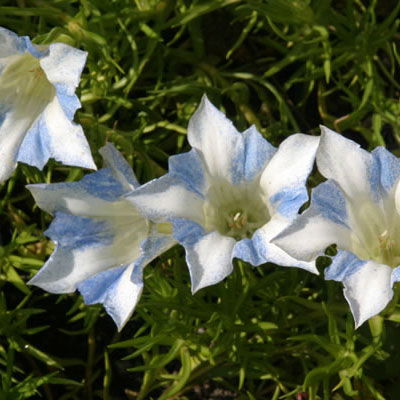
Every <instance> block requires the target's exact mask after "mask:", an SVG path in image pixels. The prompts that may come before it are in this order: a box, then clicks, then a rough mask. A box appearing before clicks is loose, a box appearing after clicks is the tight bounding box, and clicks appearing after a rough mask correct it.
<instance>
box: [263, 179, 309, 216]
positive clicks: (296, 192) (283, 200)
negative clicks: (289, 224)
mask: <svg viewBox="0 0 400 400" xmlns="http://www.w3.org/2000/svg"><path fill="white" fill-rule="evenodd" d="M307 200H308V194H307V189H306V187H305V185H304V184H301V185H299V186H295V187H287V188H283V189H281V190H280V191H279V192H277V193H275V194H274V195H273V196H271V197H270V201H271V203H272V204H273V206H274V208H275V210H276V211H278V213H279V214H281V215H283V216H284V217H287V218H293V217H294V216H296V215H297V213H298V212H299V209H300V207H301V206H302V205H303V204H304V203H305V202H306V201H307Z"/></svg>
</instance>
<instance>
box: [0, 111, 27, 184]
mask: <svg viewBox="0 0 400 400" xmlns="http://www.w3.org/2000/svg"><path fill="white" fill-rule="evenodd" d="M32 122H33V121H31V120H30V119H29V116H25V117H24V118H21V115H20V114H18V113H17V112H15V111H14V110H13V111H10V110H4V111H3V112H2V110H1V105H0V160H1V162H0V183H2V182H4V181H5V180H6V179H8V178H9V177H10V176H11V175H12V173H13V172H14V170H15V168H16V166H17V156H18V151H19V147H20V145H21V143H22V141H23V139H24V135H25V132H26V130H27V129H28V128H29V126H30V125H31V123H32ZM10 132H11V133H12V134H10Z"/></svg>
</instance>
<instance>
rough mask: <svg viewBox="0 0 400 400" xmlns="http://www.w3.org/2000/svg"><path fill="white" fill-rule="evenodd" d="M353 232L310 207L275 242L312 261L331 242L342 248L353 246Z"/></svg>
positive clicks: (297, 256) (299, 256) (286, 249)
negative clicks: (351, 238)
mask: <svg viewBox="0 0 400 400" xmlns="http://www.w3.org/2000/svg"><path fill="white" fill-rule="evenodd" d="M350 235H351V232H350V230H349V229H348V228H347V227H345V226H344V225H339V224H336V223H334V222H333V221H332V220H330V219H328V218H324V217H323V216H322V215H321V214H319V213H318V212H316V211H315V210H314V209H312V208H310V209H308V210H306V211H305V212H304V213H303V214H302V215H300V216H299V217H298V218H297V219H295V220H294V221H293V222H292V224H291V225H290V226H289V227H288V228H287V229H285V230H284V231H283V232H281V233H280V234H279V235H278V236H277V237H276V238H275V239H273V240H272V242H273V243H274V244H276V245H277V246H278V247H280V248H281V249H283V250H284V251H285V252H287V253H289V254H290V255H291V256H293V257H294V258H296V259H298V260H306V261H311V260H315V258H317V257H318V256H320V255H322V253H323V251H324V250H325V249H326V248H327V247H328V246H329V245H331V244H336V245H337V246H338V247H339V248H341V249H349V246H351V240H350Z"/></svg>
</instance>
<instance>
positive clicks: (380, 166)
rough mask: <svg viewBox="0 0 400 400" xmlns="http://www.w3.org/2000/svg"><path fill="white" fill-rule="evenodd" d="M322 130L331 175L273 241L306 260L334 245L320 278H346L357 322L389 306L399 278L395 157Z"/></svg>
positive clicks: (320, 160)
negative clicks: (333, 255) (329, 261)
mask: <svg viewBox="0 0 400 400" xmlns="http://www.w3.org/2000/svg"><path fill="white" fill-rule="evenodd" d="M321 129H322V135H321V141H320V146H319V149H318V151H317V166H318V169H319V170H320V172H321V173H322V175H324V176H325V177H326V178H328V180H327V181H326V182H324V183H322V184H320V185H319V186H317V187H316V188H315V189H313V193H312V198H311V204H310V207H309V208H308V209H307V210H306V211H305V212H304V213H303V214H302V215H301V216H300V217H299V218H298V219H297V220H296V221H295V222H294V224H293V225H292V226H291V227H289V228H288V229H286V230H285V231H284V232H282V233H281V234H280V235H278V236H277V238H275V239H274V240H273V242H274V243H276V244H277V245H278V246H280V247H281V248H282V249H284V250H285V251H287V252H288V253H289V254H291V255H292V256H294V257H298V258H299V259H301V260H307V261H311V260H314V259H315V258H316V257H318V256H319V255H322V254H323V252H324V250H325V249H326V248H327V247H328V246H329V245H331V244H336V245H337V248H338V253H337V255H336V256H335V257H334V258H333V262H332V264H331V265H330V266H329V267H328V268H327V270H326V272H325V277H326V279H332V280H337V281H341V282H343V284H344V294H345V297H346V299H347V301H348V303H349V305H350V308H351V311H352V313H353V316H354V319H355V322H356V326H357V327H358V326H360V325H361V324H362V323H363V322H364V321H366V320H367V319H369V318H371V317H372V316H374V315H376V314H378V313H379V312H381V311H382V310H383V309H384V308H385V307H386V305H387V304H388V303H389V301H390V300H391V299H392V297H393V290H392V287H393V284H394V282H396V281H397V280H398V277H399V269H398V266H399V264H400V213H399V211H400V207H399V205H400V188H399V187H400V184H399V177H400V160H399V159H397V158H396V157H395V156H394V155H392V154H391V153H389V152H388V151H387V150H386V149H384V148H383V147H378V148H376V149H375V150H374V151H373V152H372V153H369V152H367V151H365V150H363V149H361V148H360V146H359V145H357V144H356V143H354V142H353V141H351V140H348V139H345V138H343V137H342V136H340V135H339V134H337V133H335V132H333V131H331V130H329V129H328V128H325V127H321Z"/></svg>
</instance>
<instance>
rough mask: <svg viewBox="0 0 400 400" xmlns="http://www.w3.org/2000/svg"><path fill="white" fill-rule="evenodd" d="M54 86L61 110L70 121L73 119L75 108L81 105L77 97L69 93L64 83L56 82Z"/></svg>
mask: <svg viewBox="0 0 400 400" xmlns="http://www.w3.org/2000/svg"><path fill="white" fill-rule="evenodd" d="M54 87H55V89H56V96H57V99H58V101H59V103H60V106H61V108H62V110H63V111H64V113H65V115H66V117H67V118H68V119H69V120H70V121H72V120H73V119H74V115H75V112H76V110H77V109H78V108H80V107H81V103H80V101H79V99H78V97H77V96H76V95H75V94H73V95H69V94H68V88H67V87H66V85H62V84H60V83H56V84H55V85H54Z"/></svg>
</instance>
